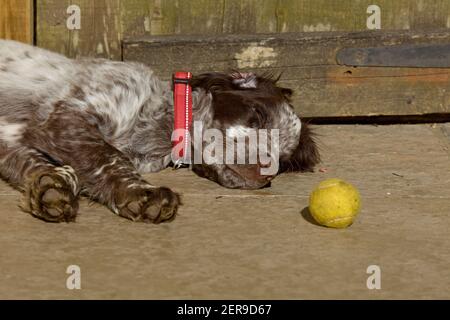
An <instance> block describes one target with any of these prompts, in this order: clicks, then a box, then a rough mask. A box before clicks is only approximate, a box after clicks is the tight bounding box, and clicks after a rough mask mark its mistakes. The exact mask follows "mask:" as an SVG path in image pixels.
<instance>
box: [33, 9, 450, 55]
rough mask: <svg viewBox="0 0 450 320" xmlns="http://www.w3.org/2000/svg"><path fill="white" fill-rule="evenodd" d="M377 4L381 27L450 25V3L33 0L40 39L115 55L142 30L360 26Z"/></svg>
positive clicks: (70, 50)
mask: <svg viewBox="0 0 450 320" xmlns="http://www.w3.org/2000/svg"><path fill="white" fill-rule="evenodd" d="M374 3H376V4H377V5H378V6H379V7H380V8H381V27H382V30H426V29H442V28H450V1H448V0H418V1H411V0H395V1H393V0H377V1H375V2H374V1H372V0H340V1H331V0H189V1H186V0H95V1H92V0H37V1H36V10H37V30H36V31H37V43H38V45H39V46H42V47H45V48H49V49H51V50H54V51H57V52H61V53H64V54H67V55H69V56H79V55H91V56H102V57H109V58H113V59H120V56H121V54H120V42H121V40H122V39H123V38H129V37H136V36H142V35H170V34H224V33H225V34H230V33H231V34H251V33H277V32H316V31H362V30H366V29H367V27H366V20H367V17H368V16H369V14H368V13H367V12H366V10H367V7H368V6H369V5H371V4H374ZM70 4H77V5H79V6H80V7H81V10H82V29H81V30H79V31H69V30H67V28H66V19H67V13H66V9H67V7H68V6H69V5H70Z"/></svg>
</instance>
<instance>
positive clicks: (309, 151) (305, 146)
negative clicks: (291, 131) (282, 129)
mask: <svg viewBox="0 0 450 320" xmlns="http://www.w3.org/2000/svg"><path fill="white" fill-rule="evenodd" d="M319 162H320V154H319V149H318V147H317V143H316V141H315V134H314V132H313V131H312V130H311V128H310V127H309V125H308V124H307V123H302V129H301V131H300V142H299V144H298V146H297V148H296V149H295V150H294V152H293V154H292V155H291V157H290V158H289V159H287V160H284V161H283V160H281V161H280V170H279V172H280V173H281V172H286V171H287V172H294V171H301V172H305V171H309V172H312V171H313V170H314V167H315V166H316V165H317V164H318V163H319Z"/></svg>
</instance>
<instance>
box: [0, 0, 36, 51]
mask: <svg viewBox="0 0 450 320" xmlns="http://www.w3.org/2000/svg"><path fill="white" fill-rule="evenodd" d="M0 38H1V39H13V40H17V41H22V42H26V43H33V1H32V0H0Z"/></svg>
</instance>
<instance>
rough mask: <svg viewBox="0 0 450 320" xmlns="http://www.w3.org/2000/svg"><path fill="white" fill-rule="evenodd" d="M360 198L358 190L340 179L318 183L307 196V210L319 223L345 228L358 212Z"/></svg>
mask: <svg viewBox="0 0 450 320" xmlns="http://www.w3.org/2000/svg"><path fill="white" fill-rule="evenodd" d="M360 206H361V199H360V196H359V192H358V190H357V189H356V188H355V187H353V186H352V185H351V184H350V183H347V182H345V181H343V180H340V179H327V180H324V181H322V182H321V183H319V185H318V186H317V187H316V188H315V189H314V190H313V192H312V193H311V196H310V197H309V212H310V213H311V215H312V216H313V218H314V219H315V220H316V221H317V222H318V223H320V224H321V225H324V226H327V227H332V228H345V227H348V226H349V225H351V224H352V223H353V221H354V219H355V217H356V215H357V214H358V212H359V208H360Z"/></svg>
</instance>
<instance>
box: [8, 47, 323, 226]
mask: <svg viewBox="0 0 450 320" xmlns="http://www.w3.org/2000/svg"><path fill="white" fill-rule="evenodd" d="M191 85H192V87H193V109H194V112H193V114H194V120H195V121H202V123H203V125H204V127H205V128H216V129H219V130H221V131H222V132H224V133H225V130H226V129H227V128H235V129H236V131H239V130H241V129H242V128H244V129H245V128H266V129H270V128H277V129H279V130H280V146H279V148H280V150H279V154H280V157H279V161H280V170H279V172H283V171H307V170H312V168H313V167H314V165H315V164H317V162H318V161H319V154H318V151H317V148H316V144H315V142H314V140H313V138H312V135H311V133H310V130H309V128H308V127H307V125H306V124H304V123H303V124H302V123H301V121H300V119H299V117H298V116H297V115H295V113H294V112H293V108H292V106H291V105H290V102H289V101H290V100H289V97H290V95H291V91H290V90H289V89H284V88H280V87H278V86H277V85H276V81H275V80H273V79H271V78H268V77H261V76H256V75H254V74H242V73H232V74H223V73H209V74H202V75H198V76H196V77H194V79H193V80H192V81H191ZM172 99H173V98H172V91H171V85H170V83H168V82H163V81H160V80H159V79H158V78H157V77H156V76H155V75H154V74H153V72H152V70H151V69H149V68H148V67H146V66H145V65H143V64H139V63H133V62H125V63H124V62H115V61H109V60H104V59H78V60H72V59H68V58H66V57H64V56H62V55H59V54H55V53H52V52H49V51H46V50H43V49H39V48H36V47H32V46H28V45H25V44H21V43H18V42H13V41H6V40H0V175H1V177H2V178H3V179H4V180H6V181H7V182H8V183H10V184H11V185H12V186H14V187H15V188H17V189H19V190H21V191H22V192H23V194H24V197H23V201H22V205H21V207H22V209H23V210H24V211H26V212H29V213H31V214H32V215H33V216H35V217H37V218H40V219H42V220H45V221H50V222H60V221H74V220H75V217H76V214H77V210H78V199H79V197H80V194H82V195H86V196H88V197H90V198H91V199H94V200H96V201H98V202H100V203H102V204H104V205H106V206H107V207H109V208H110V209H111V210H112V211H113V212H114V213H116V214H118V215H120V216H122V217H125V218H128V219H130V220H133V221H143V222H153V223H159V222H163V221H170V220H172V219H173V218H174V217H175V214H176V211H177V208H178V206H179V204H180V198H179V195H178V194H176V193H174V192H172V191H171V190H170V189H168V188H165V187H157V186H153V185H152V184H150V183H149V182H147V181H145V180H144V179H143V178H142V177H141V175H140V174H141V173H148V172H155V171H159V170H162V169H164V168H166V167H167V166H169V165H171V156H170V153H171V148H172V143H171V133H172V130H173V101H172ZM192 169H193V171H194V172H196V173H197V174H198V175H200V176H203V177H206V178H209V179H211V180H214V181H216V182H218V183H220V184H221V185H223V186H225V187H230V188H247V189H254V188H261V187H264V186H267V185H268V184H269V183H270V180H271V179H272V178H273V176H271V177H266V176H261V174H260V165H259V164H254V165H225V164H223V165H215V164H214V165H205V164H195V165H192Z"/></svg>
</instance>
